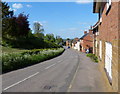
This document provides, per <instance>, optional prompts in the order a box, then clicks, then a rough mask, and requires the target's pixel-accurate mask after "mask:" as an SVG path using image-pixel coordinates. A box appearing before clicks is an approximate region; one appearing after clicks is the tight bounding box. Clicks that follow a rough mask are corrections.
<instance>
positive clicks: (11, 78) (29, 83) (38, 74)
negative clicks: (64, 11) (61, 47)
mask: <svg viewBox="0 0 120 94" xmlns="http://www.w3.org/2000/svg"><path fill="white" fill-rule="evenodd" d="M79 63H80V62H79V54H78V53H77V52H76V51H75V50H70V49H67V50H65V52H64V53H63V54H62V55H60V56H58V57H56V58H54V59H51V60H47V61H44V62H41V63H39V64H36V65H33V66H30V67H26V68H23V69H19V70H15V71H12V72H9V73H6V74H3V75H2V89H3V92H67V91H68V89H69V86H70V84H71V81H72V80H73V78H74V75H75V72H76V69H77V67H78V64H79Z"/></svg>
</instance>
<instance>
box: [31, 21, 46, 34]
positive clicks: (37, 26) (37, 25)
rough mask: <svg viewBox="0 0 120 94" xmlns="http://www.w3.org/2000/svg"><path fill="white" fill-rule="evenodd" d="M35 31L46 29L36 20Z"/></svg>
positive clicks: (39, 31)
mask: <svg viewBox="0 0 120 94" xmlns="http://www.w3.org/2000/svg"><path fill="white" fill-rule="evenodd" d="M33 29H34V33H35V34H36V33H43V31H44V29H43V26H42V24H40V22H34V24H33Z"/></svg>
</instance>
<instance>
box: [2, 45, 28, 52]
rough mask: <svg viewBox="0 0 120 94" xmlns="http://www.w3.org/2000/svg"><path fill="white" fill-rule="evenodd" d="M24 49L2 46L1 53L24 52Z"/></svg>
mask: <svg viewBox="0 0 120 94" xmlns="http://www.w3.org/2000/svg"><path fill="white" fill-rule="evenodd" d="M25 51H27V50H24V49H17V48H10V47H4V46H2V53H17V52H25Z"/></svg>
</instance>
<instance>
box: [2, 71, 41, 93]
mask: <svg viewBox="0 0 120 94" xmlns="http://www.w3.org/2000/svg"><path fill="white" fill-rule="evenodd" d="M38 73H39V72H36V73H35V74H33V75H30V76H29V77H27V78H25V79H23V80H21V81H19V82H17V83H15V84H12V85H10V86H8V87H6V88H5V89H3V90H4V91H5V90H7V89H9V88H11V87H13V86H16V85H18V84H20V83H21V82H24V81H25V80H27V79H29V78H31V77H33V76H35V75H37V74H38Z"/></svg>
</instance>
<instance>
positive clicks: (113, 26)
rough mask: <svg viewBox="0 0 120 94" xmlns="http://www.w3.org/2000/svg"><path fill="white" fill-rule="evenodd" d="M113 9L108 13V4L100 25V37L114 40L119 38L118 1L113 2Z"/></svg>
mask: <svg viewBox="0 0 120 94" xmlns="http://www.w3.org/2000/svg"><path fill="white" fill-rule="evenodd" d="M111 6H112V7H111V9H110V11H109V12H108V14H107V15H106V6H105V9H104V11H103V15H102V24H101V25H100V26H99V34H100V35H99V39H103V40H106V41H110V42H112V40H113V39H118V3H117V2H112V5H111Z"/></svg>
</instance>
